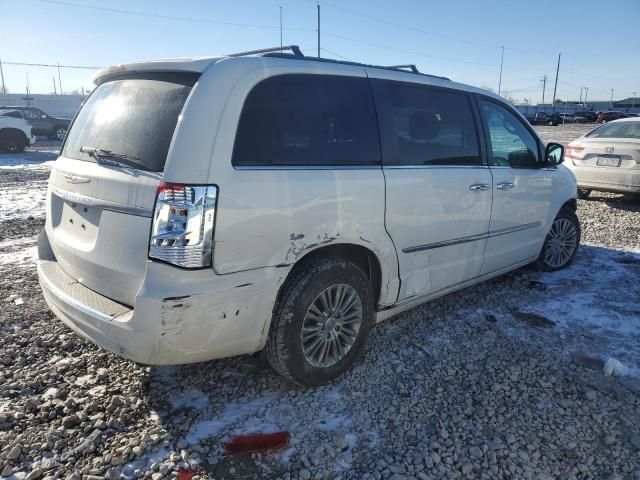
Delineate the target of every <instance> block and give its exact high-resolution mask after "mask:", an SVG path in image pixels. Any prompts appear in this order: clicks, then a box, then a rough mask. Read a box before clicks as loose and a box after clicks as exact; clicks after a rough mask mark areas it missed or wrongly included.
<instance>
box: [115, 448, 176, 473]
mask: <svg viewBox="0 0 640 480" xmlns="http://www.w3.org/2000/svg"><path fill="white" fill-rule="evenodd" d="M167 458H169V450H167V449H166V448H161V449H159V450H158V451H157V452H152V453H150V454H148V455H146V456H145V457H142V458H139V459H138V460H134V461H133V462H129V463H126V464H125V465H124V467H122V470H121V476H122V477H124V478H125V479H127V480H131V479H134V478H140V477H142V475H143V474H144V473H145V472H147V471H148V470H149V468H150V467H151V465H153V464H154V463H155V462H162V461H163V460H165V459H167Z"/></svg>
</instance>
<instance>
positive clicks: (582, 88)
mask: <svg viewBox="0 0 640 480" xmlns="http://www.w3.org/2000/svg"><path fill="white" fill-rule="evenodd" d="M582 90H584V87H580V100H578V104H580V103H582Z"/></svg>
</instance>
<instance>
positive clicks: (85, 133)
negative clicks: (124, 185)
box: [62, 73, 196, 171]
mask: <svg viewBox="0 0 640 480" xmlns="http://www.w3.org/2000/svg"><path fill="white" fill-rule="evenodd" d="M195 79H196V78H195V76H194V75H191V74H177V73H165V74H152V75H146V76H135V77H128V78H119V79H115V80H111V81H108V82H106V83H104V84H102V85H100V86H99V87H97V88H96V90H95V91H94V92H93V93H92V94H91V96H90V97H89V99H88V100H87V102H86V103H85V105H84V106H83V107H82V110H80V112H79V113H78V116H77V117H76V119H75V121H74V122H73V126H72V128H71V130H70V131H69V134H68V137H67V140H66V142H65V145H64V150H63V152H62V155H63V156H65V157H68V158H74V159H77V160H86V161H89V162H96V161H99V160H100V158H103V157H104V158H105V159H106V160H115V161H116V162H117V161H118V157H121V158H123V157H128V158H129V159H135V160H134V161H127V162H126V165H127V166H130V167H133V168H137V169H140V170H150V171H162V170H163V168H164V163H165V161H166V159H167V152H168V150H169V145H170V143H171V139H172V137H173V131H174V130H175V127H176V124H177V122H178V116H179V115H180V112H181V111H182V107H183V106H184V102H185V101H186V99H187V97H188V96H189V92H190V91H191V87H192V86H193V84H194V83H195ZM83 147H85V148H83ZM87 147H89V148H87ZM95 150H100V151H104V152H111V153H113V157H112V156H110V155H101V156H98V155H95V154H92V153H91V152H92V151H95Z"/></svg>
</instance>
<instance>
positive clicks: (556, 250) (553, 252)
mask: <svg viewBox="0 0 640 480" xmlns="http://www.w3.org/2000/svg"><path fill="white" fill-rule="evenodd" d="M577 240H578V232H577V230H576V227H575V225H574V224H573V222H571V221H570V220H569V219H567V218H563V217H560V218H556V219H555V220H554V222H553V225H551V231H550V232H549V241H548V242H547V249H546V251H545V254H544V261H545V263H546V264H547V265H549V266H550V267H551V268H559V267H561V266H563V265H565V264H566V263H567V262H569V260H571V257H572V256H573V253H574V252H575V250H576V248H577V246H578V245H577Z"/></svg>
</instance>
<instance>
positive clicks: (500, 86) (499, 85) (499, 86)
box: [498, 46, 504, 95]
mask: <svg viewBox="0 0 640 480" xmlns="http://www.w3.org/2000/svg"><path fill="white" fill-rule="evenodd" d="M501 48H502V55H500V80H499V81H498V95H500V89H501V88H502V63H503V62H504V46H503V47H501Z"/></svg>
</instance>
